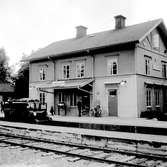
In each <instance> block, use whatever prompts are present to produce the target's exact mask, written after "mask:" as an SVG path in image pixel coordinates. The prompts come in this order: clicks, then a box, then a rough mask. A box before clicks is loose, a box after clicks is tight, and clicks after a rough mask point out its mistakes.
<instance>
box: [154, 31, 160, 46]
mask: <svg viewBox="0 0 167 167" xmlns="http://www.w3.org/2000/svg"><path fill="white" fill-rule="evenodd" d="M159 40H160V39H159V34H153V36H152V46H153V48H154V49H159V44H160V42H159Z"/></svg>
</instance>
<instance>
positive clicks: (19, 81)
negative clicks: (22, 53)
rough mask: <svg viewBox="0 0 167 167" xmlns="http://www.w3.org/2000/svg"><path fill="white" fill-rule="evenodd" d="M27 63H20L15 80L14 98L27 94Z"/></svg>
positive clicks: (24, 96)
mask: <svg viewBox="0 0 167 167" xmlns="http://www.w3.org/2000/svg"><path fill="white" fill-rule="evenodd" d="M28 92H29V64H28V63H22V65H21V67H20V69H19V71H18V74H17V77H16V80H15V98H26V97H28V96H29V94H28Z"/></svg>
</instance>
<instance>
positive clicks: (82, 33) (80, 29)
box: [76, 26, 87, 38]
mask: <svg viewBox="0 0 167 167" xmlns="http://www.w3.org/2000/svg"><path fill="white" fill-rule="evenodd" d="M76 30H77V31H76V38H81V37H84V36H86V35H87V33H86V30H87V27H84V26H77V27H76Z"/></svg>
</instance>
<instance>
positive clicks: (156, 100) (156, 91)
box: [155, 89, 160, 106]
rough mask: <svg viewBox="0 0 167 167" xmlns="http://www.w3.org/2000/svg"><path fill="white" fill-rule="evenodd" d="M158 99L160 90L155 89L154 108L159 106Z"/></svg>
mask: <svg viewBox="0 0 167 167" xmlns="http://www.w3.org/2000/svg"><path fill="white" fill-rule="evenodd" d="M159 97H160V90H159V89H155V106H159V105H160V103H159Z"/></svg>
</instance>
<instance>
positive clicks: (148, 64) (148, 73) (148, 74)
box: [144, 57, 151, 76]
mask: <svg viewBox="0 0 167 167" xmlns="http://www.w3.org/2000/svg"><path fill="white" fill-rule="evenodd" d="M146 62H147V67H148V68H149V70H148V68H147V70H146ZM148 62H149V63H148ZM144 63H145V75H147V76H150V75H151V58H149V57H145V60H144Z"/></svg>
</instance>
